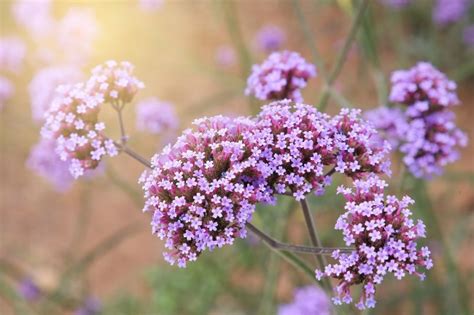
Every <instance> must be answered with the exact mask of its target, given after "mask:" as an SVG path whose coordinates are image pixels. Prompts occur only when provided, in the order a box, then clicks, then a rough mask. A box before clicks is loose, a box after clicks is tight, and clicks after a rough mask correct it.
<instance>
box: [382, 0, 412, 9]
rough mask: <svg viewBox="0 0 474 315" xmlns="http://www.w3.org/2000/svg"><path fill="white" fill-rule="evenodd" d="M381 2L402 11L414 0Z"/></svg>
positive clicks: (386, 0) (387, 0) (384, 0)
mask: <svg viewBox="0 0 474 315" xmlns="http://www.w3.org/2000/svg"><path fill="white" fill-rule="evenodd" d="M380 2H381V3H383V4H384V5H386V6H389V7H391V8H393V9H401V8H403V7H406V6H407V5H409V4H410V2H412V0H380Z"/></svg>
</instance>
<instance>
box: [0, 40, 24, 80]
mask: <svg viewBox="0 0 474 315" xmlns="http://www.w3.org/2000/svg"><path fill="white" fill-rule="evenodd" d="M25 54H26V45H25V43H24V42H23V41H22V40H21V39H20V38H18V37H14V36H9V37H2V38H0V70H2V71H11V72H15V73H17V72H20V71H21V69H22V66H23V61H24V58H25Z"/></svg>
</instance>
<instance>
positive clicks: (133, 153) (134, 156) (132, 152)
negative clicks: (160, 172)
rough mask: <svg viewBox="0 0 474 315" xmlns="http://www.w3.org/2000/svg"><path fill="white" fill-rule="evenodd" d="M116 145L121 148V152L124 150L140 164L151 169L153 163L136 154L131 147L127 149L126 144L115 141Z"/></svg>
mask: <svg viewBox="0 0 474 315" xmlns="http://www.w3.org/2000/svg"><path fill="white" fill-rule="evenodd" d="M114 144H115V145H116V146H117V147H119V149H120V150H122V151H123V152H125V153H126V154H128V155H129V156H130V157H132V158H134V159H135V160H137V161H138V162H140V163H141V164H143V165H145V166H146V167H148V168H149V169H151V168H152V167H151V163H150V162H148V160H147V159H145V158H144V157H143V156H141V155H140V154H138V153H136V152H135V151H133V150H132V149H130V148H129V147H127V146H126V145H124V144H121V143H119V142H117V141H114Z"/></svg>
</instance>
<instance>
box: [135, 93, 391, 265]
mask: <svg viewBox="0 0 474 315" xmlns="http://www.w3.org/2000/svg"><path fill="white" fill-rule="evenodd" d="M195 125H196V129H197V130H196V131H192V130H187V131H185V133H184V134H183V135H182V136H181V137H180V138H179V139H178V141H177V142H176V144H175V145H173V146H168V147H167V148H165V150H164V151H163V152H162V153H161V154H159V155H156V156H155V157H154V158H153V160H152V165H153V170H152V171H151V172H145V173H144V174H143V176H142V178H141V182H142V183H143V189H144V191H145V198H146V203H145V210H152V211H154V216H153V220H152V225H153V231H154V233H156V234H157V235H158V236H159V237H160V238H162V239H166V247H167V248H168V249H169V250H170V252H168V253H166V254H165V257H166V259H167V260H168V261H169V262H170V263H175V262H176V261H177V262H178V265H179V266H185V265H186V262H187V261H192V260H195V259H196V258H197V256H198V255H199V254H200V253H201V252H202V251H203V250H205V249H213V248H215V247H216V246H218V247H220V246H223V245H225V244H231V243H232V242H233V240H234V238H235V237H244V236H245V223H246V222H247V221H248V220H250V218H251V215H252V213H253V211H254V209H255V204H256V203H258V202H267V203H271V202H273V201H274V199H275V195H277V194H283V193H291V194H292V195H293V196H295V198H296V199H298V200H301V199H303V198H304V196H305V195H306V194H308V193H310V192H312V191H314V190H316V192H317V193H322V192H323V189H324V186H326V185H328V184H329V183H330V176H329V175H330V174H331V173H332V172H334V171H337V172H341V173H344V174H346V175H347V176H350V177H352V178H359V177H360V176H362V175H363V174H372V173H387V172H388V164H387V162H386V161H385V160H384V157H385V155H386V153H387V150H388V147H386V146H385V147H384V146H378V145H376V142H373V141H371V138H372V136H373V133H374V131H373V130H372V129H370V128H367V127H365V126H364V123H363V121H362V120H361V119H360V117H359V111H355V110H354V111H349V110H343V111H341V114H339V115H337V116H335V117H333V118H330V117H329V116H328V115H326V114H322V113H319V112H318V111H317V110H316V109H314V108H313V107H311V106H309V105H303V104H296V105H294V106H293V105H290V101H289V100H285V101H280V102H275V103H272V104H270V105H267V106H264V107H263V109H262V113H261V114H260V115H259V116H257V117H256V119H248V118H236V119H231V118H224V117H222V116H218V117H214V118H209V119H207V118H206V119H202V120H197V121H196V122H195ZM325 168H326V169H325ZM331 170H332V171H331ZM328 171H329V174H325V172H328Z"/></svg>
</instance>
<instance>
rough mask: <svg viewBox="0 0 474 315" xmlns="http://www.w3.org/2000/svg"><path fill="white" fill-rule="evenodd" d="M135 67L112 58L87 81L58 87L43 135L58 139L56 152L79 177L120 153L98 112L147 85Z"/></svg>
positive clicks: (121, 102)
mask: <svg viewBox="0 0 474 315" xmlns="http://www.w3.org/2000/svg"><path fill="white" fill-rule="evenodd" d="M132 69H133V67H132V66H131V65H130V63H128V62H122V63H117V62H115V61H108V62H106V63H105V64H104V65H102V66H98V67H97V68H95V69H94V70H93V73H92V76H91V78H90V79H89V80H88V81H87V82H84V83H77V84H74V85H63V86H60V87H59V88H58V89H57V95H56V97H55V99H54V100H53V102H52V104H51V106H50V108H49V110H48V111H47V113H46V114H45V124H44V126H43V129H42V136H43V137H44V138H47V139H54V140H55V143H56V149H55V151H56V153H57V154H58V155H59V157H60V158H61V160H63V161H67V162H68V164H69V171H70V172H71V174H72V175H73V176H74V177H75V178H78V177H80V176H82V175H84V173H85V171H87V170H92V169H95V168H97V166H98V165H99V163H100V161H101V159H102V158H103V157H104V156H106V155H109V156H114V155H117V153H118V150H117V146H116V144H114V142H113V140H111V139H109V138H107V137H106V136H105V134H104V130H105V124H104V123H103V122H101V121H100V120H99V117H98V115H99V111H100V107H101V106H102V105H103V104H105V103H111V104H113V105H117V104H120V105H123V104H125V103H128V102H130V101H131V99H132V98H133V96H134V95H135V93H136V92H137V91H138V89H140V88H142V87H143V83H142V82H140V81H139V80H138V79H137V78H135V77H134V76H133V75H132Z"/></svg>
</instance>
